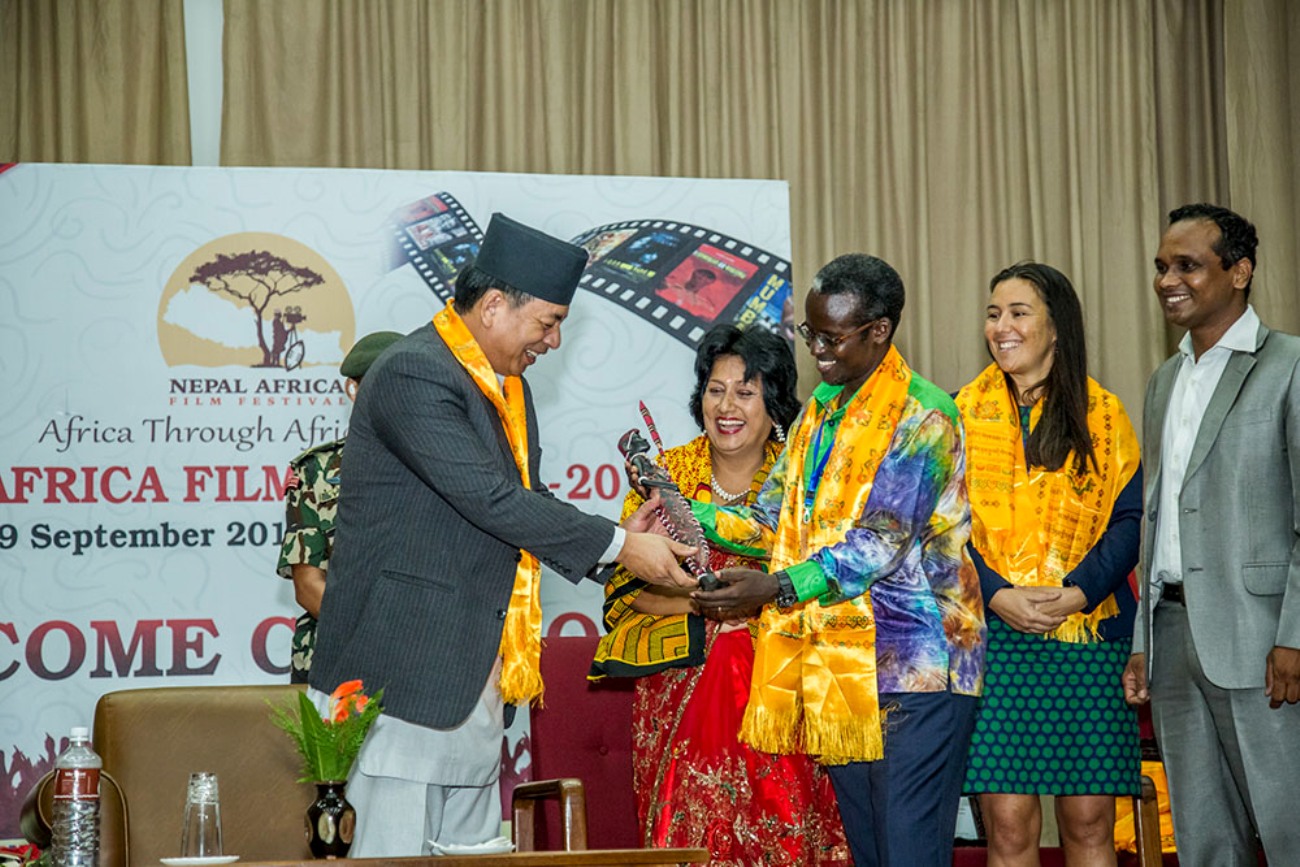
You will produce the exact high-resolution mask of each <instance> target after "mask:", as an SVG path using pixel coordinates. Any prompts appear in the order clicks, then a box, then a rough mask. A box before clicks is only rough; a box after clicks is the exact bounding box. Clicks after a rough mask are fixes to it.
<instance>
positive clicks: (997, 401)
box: [957, 364, 1140, 643]
mask: <svg viewBox="0 0 1300 867" xmlns="http://www.w3.org/2000/svg"><path fill="white" fill-rule="evenodd" d="M957 408H958V410H959V411H960V412H961V417H962V423H963V424H964V425H965V428H966V483H967V487H968V489H969V490H970V504H971V542H972V543H973V544H974V545H975V549H976V550H977V551H979V552H980V554H981V555H982V556H983V557H984V561H985V562H986V563H987V564H988V566H989V568H990V569H992V570H993V571H994V572H996V573H997V574H999V575H1001V576H1002V577H1003V578H1006V579H1007V580H1008V581H1010V582H1011V583H1012V584H1015V585H1017V586H1020V587H1030V586H1040V587H1060V586H1062V581H1063V580H1064V579H1065V577H1066V576H1067V575H1069V574H1070V572H1071V571H1072V570H1073V569H1074V568H1075V567H1076V566H1078V565H1079V563H1080V561H1082V560H1083V558H1084V557H1085V556H1086V555H1087V554H1088V552H1089V551H1091V550H1092V549H1093V547H1094V546H1095V545H1096V544H1097V542H1098V541H1099V540H1100V539H1101V536H1102V534H1103V533H1105V532H1106V527H1107V525H1108V524H1109V523H1110V513H1111V509H1112V508H1113V507H1114V505H1115V500H1116V498H1118V497H1119V495H1120V492H1121V491H1123V490H1124V486H1125V485H1126V484H1128V481H1129V479H1131V478H1132V477H1133V474H1134V473H1135V472H1137V468H1138V463H1139V460H1140V456H1139V453H1138V441H1137V434H1136V433H1134V431H1133V426H1132V424H1131V423H1130V422H1129V419H1128V415H1127V413H1125V412H1124V407H1123V406H1121V405H1120V402H1119V400H1118V398H1116V397H1115V395H1113V394H1111V393H1110V392H1108V391H1106V390H1105V389H1103V388H1102V387H1101V386H1100V385H1098V384H1097V382H1096V381H1095V380H1093V379H1092V378H1091V377H1089V379H1088V430H1089V432H1090V433H1091V434H1092V443H1093V450H1094V452H1095V453H1096V455H1097V465H1098V469H1094V468H1093V467H1092V464H1091V463H1088V464H1086V465H1085V472H1084V474H1083V475H1075V473H1074V456H1073V453H1072V454H1071V456H1070V457H1069V458H1067V459H1066V462H1065V464H1064V465H1063V466H1062V467H1061V468H1060V469H1059V470H1056V471H1055V472H1052V471H1050V470H1047V469H1044V468H1043V467H1033V468H1032V469H1030V468H1028V467H1026V466H1025V449H1024V442H1023V436H1022V434H1021V427H1020V414H1019V408H1018V407H1017V406H1016V405H1015V403H1014V401H1013V400H1012V398H1011V390H1010V389H1009V388H1008V386H1007V382H1006V376H1005V374H1003V373H1002V371H1001V369H999V368H998V366H997V365H996V364H991V365H989V366H988V367H987V368H985V370H984V372H983V373H981V374H980V375H979V376H978V377H976V378H975V380H974V381H972V382H971V383H970V384H969V385H967V386H966V387H965V388H963V389H962V390H961V391H960V392H959V393H958V394H957ZM1041 415H1042V401H1039V402H1038V403H1037V404H1035V405H1034V407H1033V408H1032V410H1031V411H1030V417H1029V425H1030V429H1031V430H1032V429H1033V428H1034V427H1035V426H1036V425H1037V424H1038V419H1039V417H1040V416H1041ZM1118 613H1119V607H1118V606H1117V605H1116V602H1115V597H1114V596H1113V595H1112V596H1108V597H1107V598H1106V599H1105V600H1103V601H1102V603H1101V604H1100V605H1098V606H1097V607H1096V608H1094V609H1093V610H1092V611H1091V612H1090V613H1088V614H1084V613H1083V612H1082V611H1080V612H1077V613H1075V614H1072V615H1070V617H1068V618H1067V619H1066V621H1065V622H1064V623H1062V624H1061V625H1060V626H1058V627H1057V628H1056V629H1055V630H1053V631H1052V632H1049V633H1047V637H1048V638H1054V639H1056V640H1058V641H1068V642H1073V643H1080V642H1090V641H1096V640H1097V627H1098V624H1100V623H1101V621H1103V620H1105V619H1106V618H1108V617H1113V616H1114V615H1116V614H1118Z"/></svg>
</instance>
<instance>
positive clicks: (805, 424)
mask: <svg viewBox="0 0 1300 867" xmlns="http://www.w3.org/2000/svg"><path fill="white" fill-rule="evenodd" d="M911 381H912V371H911V369H910V368H909V367H908V366H907V362H905V361H904V360H903V357H902V356H901V355H900V354H899V353H898V350H897V349H895V348H894V347H892V346H891V347H890V349H889V352H888V353H887V354H886V355H885V358H884V359H883V360H882V361H881V362H880V365H879V366H878V367H877V368H876V369H875V370H874V371H873V372H872V374H871V376H870V377H869V378H868V379H867V381H866V382H865V383H863V385H862V386H861V387H860V388H859V389H858V391H857V393H856V394H854V395H852V396H851V397H849V396H848V395H843V397H846V398H849V404H848V406H847V407H846V408H845V411H844V416H843V418H842V419H841V421H840V424H839V430H838V432H837V433H836V436H835V441H834V443H833V445H832V446H831V451H830V456H829V457H828V459H827V462H826V466H825V470H824V471H823V473H822V475H821V479H820V483H819V484H817V490H816V495H815V499H814V500H813V508H812V511H811V515H810V518H809V520H808V521H807V522H806V523H805V521H804V497H805V495H806V494H807V492H808V479H807V478H806V475H807V471H806V463H807V461H806V460H805V456H806V455H807V454H808V452H809V450H810V449H812V448H813V440H814V438H815V436H816V434H817V430H818V428H820V427H821V426H822V424H823V422H824V421H825V419H826V417H827V416H828V415H830V410H829V407H824V406H820V405H819V403H818V402H817V401H816V400H813V401H812V402H810V403H809V404H808V408H807V410H806V411H805V412H804V414H803V418H802V422H801V423H800V424H799V426H798V429H796V430H795V431H793V432H792V434H791V436H790V442H789V444H788V445H787V456H786V457H787V461H786V467H785V473H786V475H785V480H784V481H785V499H784V500H783V501H782V503H781V514H780V519H779V522H778V525H777V530H776V534H775V540H774V543H773V548H772V569H773V571H775V570H778V569H784V568H785V567H787V566H791V565H793V564H795V563H801V562H804V561H806V560H807V559H808V558H809V557H810V556H811V555H812V554H813V553H815V552H816V551H818V550H820V549H821V548H824V547H826V546H828V545H833V544H835V543H837V542H842V541H844V538H845V536H846V534H847V533H848V531H849V530H850V529H851V528H852V527H853V525H854V522H855V521H856V520H857V519H858V517H859V516H860V515H862V514H863V512H864V511H865V510H866V505H867V499H868V497H870V495H871V486H872V482H873V481H874V479H875V475H876V469H877V468H878V467H879V466H880V462H881V460H882V459H883V458H884V457H885V455H886V454H887V453H888V452H889V444H890V441H891V440H892V439H893V437H894V430H895V429H896V428H897V426H898V420H899V418H900V417H901V416H902V414H903V408H904V405H905V404H906V402H907V393H908V386H909V384H910V383H911ZM828 433H829V432H823V436H825V435H827V434H828ZM740 738H741V740H743V741H745V742H746V743H748V744H750V745H752V746H754V747H755V748H757V749H759V750H762V751H764V752H769V753H800V752H802V753H807V754H808V755H811V756H814V757H815V758H816V759H817V761H819V762H821V763H822V764H828V765H836V764H846V763H848V762H856V761H870V760H872V759H878V758H880V757H881V756H882V755H883V754H884V739H883V737H882V732H881V712H880V702H879V699H878V697H877V693H876V623H875V617H874V615H873V613H872V610H871V597H870V594H868V593H864V594H862V595H861V596H859V597H857V598H856V599H851V600H849V601H847V602H840V603H837V604H834V605H826V606H823V605H822V604H821V603H820V602H819V601H817V600H809V601H808V602H804V603H802V604H800V605H797V606H795V607H794V608H792V609H789V610H786V611H782V610H780V609H778V608H777V607H776V606H775V605H768V606H767V607H765V608H764V609H763V613H762V615H761V617H760V618H759V623H758V640H757V643H756V646H755V656H754V676H753V681H752V685H751V688H750V694H749V705H748V706H747V707H746V709H745V720H744V723H743V724H742V725H741V729H740Z"/></svg>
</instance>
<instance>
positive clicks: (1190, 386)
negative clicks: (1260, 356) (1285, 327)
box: [1151, 304, 1260, 585]
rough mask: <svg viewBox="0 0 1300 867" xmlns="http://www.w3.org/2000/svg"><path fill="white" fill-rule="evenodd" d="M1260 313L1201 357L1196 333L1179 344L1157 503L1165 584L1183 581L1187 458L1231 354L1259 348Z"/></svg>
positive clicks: (1157, 555) (1158, 575) (1156, 564)
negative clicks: (1194, 338)
mask: <svg viewBox="0 0 1300 867" xmlns="http://www.w3.org/2000/svg"><path fill="white" fill-rule="evenodd" d="M1259 325H1260V323H1259V316H1258V315H1257V314H1256V313H1255V308H1254V307H1251V306H1250V305H1249V304H1248V305H1246V312H1245V313H1243V314H1241V316H1240V317H1238V319H1237V321H1236V322H1234V323H1232V325H1231V326H1229V328H1228V330H1227V331H1226V332H1224V334H1223V336H1222V337H1220V338H1219V342H1218V343H1216V344H1214V346H1212V347H1210V348H1209V349H1207V350H1206V351H1205V352H1202V353H1201V357H1200V358H1196V356H1195V353H1194V352H1193V350H1192V335H1191V332H1188V333H1187V334H1184V335H1183V339H1182V340H1181V341H1180V342H1179V344H1178V351H1179V352H1180V353H1182V356H1183V360H1182V364H1181V365H1180V366H1179V368H1178V374H1177V376H1175V377H1174V388H1173V391H1172V393H1171V394H1170V395H1169V409H1168V410H1167V411H1166V412H1165V426H1164V429H1163V431H1162V432H1161V435H1160V499H1159V501H1158V503H1157V508H1158V511H1157V514H1158V515H1159V518H1158V519H1157V521H1156V537H1155V544H1154V545H1153V546H1152V551H1153V559H1152V561H1151V574H1152V575H1153V576H1154V580H1155V582H1157V583H1159V584H1162V585H1163V584H1181V583H1182V582H1183V549H1182V547H1181V545H1180V542H1179V532H1180V531H1179V521H1178V515H1179V511H1178V496H1179V494H1181V493H1182V490H1183V481H1184V478H1185V477H1186V475H1187V462H1188V461H1189V460H1190V459H1191V456H1192V447H1193V446H1194V445H1195V444H1196V435H1197V433H1198V432H1199V431H1200V429H1201V421H1202V420H1203V419H1204V418H1205V410H1206V407H1208V406H1209V405H1210V398H1211V397H1213V396H1214V390H1215V389H1216V388H1217V387H1218V385H1219V380H1220V379H1222V378H1223V371H1224V368H1226V367H1227V366H1228V359H1229V358H1231V357H1232V353H1233V352H1234V351H1235V352H1254V351H1255V339H1256V337H1257V336H1258V333H1259Z"/></svg>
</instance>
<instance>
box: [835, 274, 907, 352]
mask: <svg viewBox="0 0 1300 867" xmlns="http://www.w3.org/2000/svg"><path fill="white" fill-rule="evenodd" d="M812 291H813V292H817V293H820V294H822V295H840V294H849V295H854V296H856V297H857V299H858V309H859V310H860V311H862V314H863V315H862V322H860V323H858V324H859V325H865V324H866V323H868V322H871V321H872V320H873V319H879V318H881V317H882V316H883V317H885V318H886V319H888V320H889V323H890V329H889V337H890V340H893V337H894V332H895V331H897V330H898V320H899V318H900V317H901V316H902V315H903V303H904V301H906V293H905V292H904V291H903V278H902V277H899V276H898V272H897V271H895V270H894V269H893V267H891V266H890V264H889V263H888V262H886V261H885V260H884V259H878V258H876V257H875V256H868V255H867V254H866V253H845V254H844V255H842V256H836V257H835V258H834V259H832V260H831V261H829V262H827V263H826V264H825V265H823V266H822V269H821V270H820V271H818V272H817V276H816V277H814V278H813V284H812Z"/></svg>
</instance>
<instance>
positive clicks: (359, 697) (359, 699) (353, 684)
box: [330, 680, 370, 723]
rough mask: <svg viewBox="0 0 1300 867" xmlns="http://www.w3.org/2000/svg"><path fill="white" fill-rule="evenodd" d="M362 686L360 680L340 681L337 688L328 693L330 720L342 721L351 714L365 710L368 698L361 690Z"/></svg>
mask: <svg viewBox="0 0 1300 867" xmlns="http://www.w3.org/2000/svg"><path fill="white" fill-rule="evenodd" d="M363 688H364V687H363V685H362V683H361V681H359V680H348V681H344V682H343V683H340V684H339V685H338V688H337V689H335V690H334V691H333V692H332V693H330V721H331V722H336V723H339V722H343V720H345V719H347V718H348V717H349V716H350V715H351V714H353V713H358V714H359V713H361V711H363V710H365V707H366V705H367V704H368V703H369V702H370V699H369V698H367V697H366V695H365V693H363V692H362V691H361V690H362V689H363Z"/></svg>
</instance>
